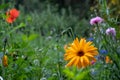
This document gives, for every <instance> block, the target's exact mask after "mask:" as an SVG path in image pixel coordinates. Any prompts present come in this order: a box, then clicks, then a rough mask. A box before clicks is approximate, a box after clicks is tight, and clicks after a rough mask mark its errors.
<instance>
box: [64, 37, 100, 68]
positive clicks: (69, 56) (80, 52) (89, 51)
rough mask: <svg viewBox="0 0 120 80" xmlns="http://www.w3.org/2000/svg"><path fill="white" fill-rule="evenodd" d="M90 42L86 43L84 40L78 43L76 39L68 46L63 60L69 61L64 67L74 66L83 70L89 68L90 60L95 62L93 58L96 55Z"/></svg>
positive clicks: (94, 48)
mask: <svg viewBox="0 0 120 80" xmlns="http://www.w3.org/2000/svg"><path fill="white" fill-rule="evenodd" d="M91 44H92V42H91V41H89V42H86V40H85V39H84V38H82V39H81V40H80V41H79V39H78V38H76V39H75V40H74V41H73V43H71V44H70V46H68V47H67V49H65V51H66V53H65V54H64V59H65V60H66V61H69V63H68V64H67V65H66V67H69V66H76V67H78V68H84V67H87V66H89V65H90V64H91V63H90V62H91V61H92V60H94V61H96V59H95V57H94V56H96V55H98V51H97V48H96V47H94V46H93V45H91Z"/></svg>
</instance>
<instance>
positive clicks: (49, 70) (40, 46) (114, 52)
mask: <svg viewBox="0 0 120 80" xmlns="http://www.w3.org/2000/svg"><path fill="white" fill-rule="evenodd" d="M100 1H102V2H100ZM30 2H32V0H30ZM30 2H28V3H30ZM33 2H34V3H36V4H39V3H37V0H33ZM99 2H100V3H99V5H98V6H99V11H98V13H96V14H97V15H98V14H100V16H101V17H103V18H104V23H101V24H99V25H97V26H90V25H89V20H87V19H85V18H83V19H82V20H80V19H79V18H78V16H76V15H73V14H72V13H73V12H72V10H71V9H70V10H68V11H67V10H66V9H61V10H60V11H58V6H56V5H55V6H51V5H50V4H46V3H44V4H43V3H41V4H42V5H40V8H39V9H40V10H38V9H36V10H34V12H32V11H30V12H26V11H25V8H24V7H22V6H20V16H19V17H18V18H17V19H16V21H15V22H14V23H12V24H9V23H7V22H6V11H7V10H8V9H11V8H13V6H14V3H9V4H2V5H0V10H1V11H0V13H1V14H0V40H1V41H0V50H1V51H0V76H2V77H3V78H4V79H5V80H113V79H114V80H118V79H119V78H120V76H119V74H120V71H119V69H120V63H119V61H120V51H119V49H120V40H119V36H120V32H119V27H118V18H116V17H113V18H112V17H111V16H110V14H111V11H109V10H108V9H107V2H106V1H105V0H99ZM28 3H25V4H28ZM33 6H34V8H33V9H35V8H36V5H33ZM6 8H7V10H5V9H6ZM110 10H111V9H110ZM107 11H108V12H107ZM68 13H69V14H68ZM89 18H90V16H89ZM111 26H112V27H115V29H116V32H117V34H116V38H114V39H113V38H112V37H111V36H107V35H106V34H105V30H106V29H107V28H109V27H111ZM101 30H102V31H101ZM91 34H92V35H91ZM76 36H78V37H86V38H88V37H93V38H94V40H93V42H94V45H95V46H97V48H98V50H101V49H105V50H107V51H108V54H105V55H102V54H100V55H99V58H100V59H99V58H98V61H97V62H96V63H95V64H93V65H91V66H89V67H87V68H84V69H77V68H76V67H71V68H66V67H65V64H66V62H65V61H64V53H65V52H64V45H65V44H69V43H70V42H71V41H72V40H73V39H74V38H75V37H76ZM4 54H6V55H7V56H8V66H7V67H4V66H3V63H2V57H3V55H4ZM106 56H109V57H110V60H112V63H108V64H107V63H106V62H105V57H106ZM97 57H98V56H97Z"/></svg>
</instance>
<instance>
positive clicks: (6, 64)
mask: <svg viewBox="0 0 120 80" xmlns="http://www.w3.org/2000/svg"><path fill="white" fill-rule="evenodd" d="M2 63H3V66H4V67H7V66H8V57H7V55H4V56H3V58H2Z"/></svg>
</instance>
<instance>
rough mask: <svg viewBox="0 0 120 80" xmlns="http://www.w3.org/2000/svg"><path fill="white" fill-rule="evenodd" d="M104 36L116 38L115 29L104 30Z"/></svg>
mask: <svg viewBox="0 0 120 80" xmlns="http://www.w3.org/2000/svg"><path fill="white" fill-rule="evenodd" d="M106 34H107V35H112V36H116V31H115V28H108V29H107V30H106Z"/></svg>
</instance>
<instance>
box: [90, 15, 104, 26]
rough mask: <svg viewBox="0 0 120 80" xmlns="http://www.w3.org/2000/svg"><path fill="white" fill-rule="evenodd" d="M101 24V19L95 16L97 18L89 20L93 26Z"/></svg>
mask: <svg viewBox="0 0 120 80" xmlns="http://www.w3.org/2000/svg"><path fill="white" fill-rule="evenodd" d="M102 22H103V19H102V18H101V17H99V16H97V17H94V18H92V19H91V20H90V24H91V25H95V24H98V23H99V24H100V23H102Z"/></svg>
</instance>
